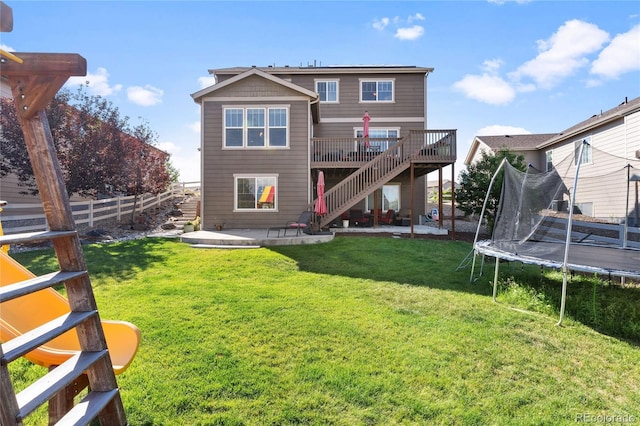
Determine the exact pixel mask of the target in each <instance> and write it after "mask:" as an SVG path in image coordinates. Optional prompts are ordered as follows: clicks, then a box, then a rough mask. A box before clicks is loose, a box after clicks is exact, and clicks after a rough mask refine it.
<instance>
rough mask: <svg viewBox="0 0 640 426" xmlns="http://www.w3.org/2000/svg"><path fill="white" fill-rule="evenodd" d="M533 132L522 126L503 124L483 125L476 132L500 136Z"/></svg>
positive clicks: (478, 134)
mask: <svg viewBox="0 0 640 426" xmlns="http://www.w3.org/2000/svg"><path fill="white" fill-rule="evenodd" d="M530 134H531V132H530V131H529V130H527V129H524V128H522V127H513V126H503V125H501V124H493V125H491V126H486V127H483V128H482V129H480V130H478V131H477V132H476V136H499V135H530Z"/></svg>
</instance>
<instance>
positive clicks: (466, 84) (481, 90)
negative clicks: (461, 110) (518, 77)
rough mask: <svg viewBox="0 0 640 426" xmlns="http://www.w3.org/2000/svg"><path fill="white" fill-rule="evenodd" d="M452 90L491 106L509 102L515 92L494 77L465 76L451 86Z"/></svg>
mask: <svg viewBox="0 0 640 426" xmlns="http://www.w3.org/2000/svg"><path fill="white" fill-rule="evenodd" d="M453 88H454V89H455V90H457V91H459V92H462V93H463V94H464V95H465V96H466V97H468V98H471V99H475V100H477V101H480V102H484V103H487V104H491V105H504V104H508V103H509V102H511V101H512V100H513V99H514V98H515V96H516V91H515V90H514V88H513V87H511V85H509V83H507V82H506V81H505V80H503V79H502V78H501V77H499V76H496V75H490V74H487V73H484V74H482V75H465V76H464V77H463V78H462V80H460V81H457V82H455V83H454V84H453Z"/></svg>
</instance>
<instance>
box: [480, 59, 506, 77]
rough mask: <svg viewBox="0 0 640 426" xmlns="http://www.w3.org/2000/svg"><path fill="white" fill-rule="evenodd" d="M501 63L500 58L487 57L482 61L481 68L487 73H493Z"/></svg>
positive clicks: (502, 62)
mask: <svg viewBox="0 0 640 426" xmlns="http://www.w3.org/2000/svg"><path fill="white" fill-rule="evenodd" d="M502 65H504V61H503V60H502V59H487V60H486V61H484V62H483V63H482V69H483V70H484V71H485V72H487V73H490V74H495V73H497V72H498V70H499V69H500V67H501V66H502Z"/></svg>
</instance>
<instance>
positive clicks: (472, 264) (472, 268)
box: [469, 250, 476, 283]
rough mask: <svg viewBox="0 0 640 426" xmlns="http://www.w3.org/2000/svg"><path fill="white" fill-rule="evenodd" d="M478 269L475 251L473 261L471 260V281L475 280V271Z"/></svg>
mask: <svg viewBox="0 0 640 426" xmlns="http://www.w3.org/2000/svg"><path fill="white" fill-rule="evenodd" d="M475 269H476V252H475V250H474V252H473V261H472V262H471V275H470V276H469V282H470V283H472V282H473V271H474V270H475Z"/></svg>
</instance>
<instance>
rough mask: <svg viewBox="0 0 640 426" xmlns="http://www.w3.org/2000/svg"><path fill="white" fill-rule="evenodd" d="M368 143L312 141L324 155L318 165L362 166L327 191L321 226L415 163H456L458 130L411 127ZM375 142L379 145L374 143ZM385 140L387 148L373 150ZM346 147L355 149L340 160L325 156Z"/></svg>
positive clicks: (317, 150) (350, 139)
mask: <svg viewBox="0 0 640 426" xmlns="http://www.w3.org/2000/svg"><path fill="white" fill-rule="evenodd" d="M366 142H367V141H366V140H365V138H344V139H320V138H316V139H314V140H313V141H312V143H313V148H314V151H313V152H314V154H315V153H316V152H317V153H318V154H319V155H320V156H321V157H320V158H321V160H320V161H318V162H316V165H317V166H320V165H321V164H322V163H323V162H324V163H326V166H329V165H330V164H334V163H336V162H337V163H339V164H342V167H349V166H351V167H353V166H356V163H357V164H358V165H361V166H360V167H359V168H358V169H357V170H356V171H355V172H353V173H352V174H350V175H349V176H348V177H347V178H346V179H344V180H342V181H341V182H340V183H339V184H338V185H335V186H334V187H332V188H330V189H328V190H327V192H326V193H325V202H326V205H327V215H325V216H323V217H322V218H318V223H319V224H320V226H325V225H327V224H329V223H330V222H331V221H333V220H334V219H336V218H337V217H338V216H339V215H340V214H342V212H344V211H346V210H348V209H349V208H351V207H352V206H354V205H355V204H356V203H358V202H359V201H360V200H362V199H363V198H364V197H366V196H367V195H369V194H370V193H372V192H373V191H375V190H376V189H377V188H379V187H380V186H381V185H383V184H384V183H386V182H388V181H390V180H391V179H393V178H394V177H396V176H397V175H399V174H400V173H402V172H403V171H404V170H406V169H407V168H409V167H410V165H411V163H412V162H428V161H438V162H451V163H453V162H455V160H456V151H455V150H456V146H455V145H456V131H455V130H412V131H410V132H409V134H408V135H407V136H405V137H403V138H400V139H393V140H391V139H379V138H370V139H369V144H368V147H367V146H366V145H367V143H366ZM374 142H375V143H379V144H377V145H374ZM390 142H393V143H390ZM382 143H387V144H388V145H387V146H388V148H387V149H386V150H384V151H378V150H372V149H371V147H373V146H381V144H382ZM345 147H351V148H352V150H350V151H347V155H346V156H345V154H344V152H345V151H343V152H342V156H341V157H340V159H338V158H336V159H335V160H328V159H327V160H325V158H324V156H325V155H327V154H328V153H331V152H338V150H339V149H341V148H343V149H344V148H345ZM353 148H355V149H353ZM358 148H360V149H358ZM310 208H313V207H312V206H310Z"/></svg>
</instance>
